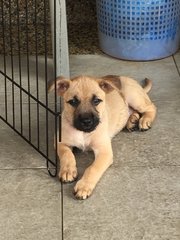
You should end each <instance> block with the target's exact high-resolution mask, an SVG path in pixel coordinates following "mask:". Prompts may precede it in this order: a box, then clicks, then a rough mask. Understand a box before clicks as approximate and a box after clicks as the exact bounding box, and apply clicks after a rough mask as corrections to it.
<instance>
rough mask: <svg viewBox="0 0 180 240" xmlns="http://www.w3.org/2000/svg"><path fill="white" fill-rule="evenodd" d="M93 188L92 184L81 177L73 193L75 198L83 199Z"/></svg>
mask: <svg viewBox="0 0 180 240" xmlns="http://www.w3.org/2000/svg"><path fill="white" fill-rule="evenodd" d="M93 189H94V186H93V184H91V183H89V182H87V181H85V180H82V179H81V180H79V181H78V182H77V183H76V186H75V187H74V195H75V197H76V198H77V199H80V200H85V199H86V198H88V197H89V196H90V195H91V194H92V191H93Z"/></svg>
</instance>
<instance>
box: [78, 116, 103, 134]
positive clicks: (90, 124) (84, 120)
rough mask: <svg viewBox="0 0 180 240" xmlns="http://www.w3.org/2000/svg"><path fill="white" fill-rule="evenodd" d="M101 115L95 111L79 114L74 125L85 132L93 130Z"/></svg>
mask: <svg viewBox="0 0 180 240" xmlns="http://www.w3.org/2000/svg"><path fill="white" fill-rule="evenodd" d="M99 122H100V121H99V117H98V116H97V115H95V114H93V113H83V114H79V115H78V116H77V117H76V118H75V119H74V127H75V128H76V129H78V130H80V131H83V132H92V131H93V130H95V129H96V127H97V125H98V124H99Z"/></svg>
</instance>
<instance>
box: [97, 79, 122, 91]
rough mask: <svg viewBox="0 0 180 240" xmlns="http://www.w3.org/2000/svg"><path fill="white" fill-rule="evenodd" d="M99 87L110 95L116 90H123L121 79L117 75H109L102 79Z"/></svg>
mask: <svg viewBox="0 0 180 240" xmlns="http://www.w3.org/2000/svg"><path fill="white" fill-rule="evenodd" d="M99 86H100V88H102V90H103V91H105V92H106V93H109V92H111V91H112V90H114V89H116V90H118V91H119V90H120V89H121V79H120V77H119V76H116V75H107V76H104V77H102V78H101V80H100V81H99Z"/></svg>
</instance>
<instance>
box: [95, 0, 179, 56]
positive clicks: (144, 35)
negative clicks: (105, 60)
mask: <svg viewBox="0 0 180 240" xmlns="http://www.w3.org/2000/svg"><path fill="white" fill-rule="evenodd" d="M96 3H97V16H98V32H99V40H100V47H101V49H102V51H104V52H105V53H107V54H109V55H111V56H113V57H117V58H121V59H127V60H153V59H160V58H164V57H167V56H170V55H172V54H174V53H175V52H176V51H177V50H178V48H179V45H180V0H159V1H157V0H96Z"/></svg>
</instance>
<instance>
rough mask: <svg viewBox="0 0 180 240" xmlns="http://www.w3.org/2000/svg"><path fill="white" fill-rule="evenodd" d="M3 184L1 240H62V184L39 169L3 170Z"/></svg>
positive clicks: (1, 187)
mask: <svg viewBox="0 0 180 240" xmlns="http://www.w3.org/2000/svg"><path fill="white" fill-rule="evenodd" d="M9 155H11V151H9ZM0 181H1V186H0V193H1V194H0V202H1V204H0V232H1V234H0V239H1V240H7V239H8V240H10V239H17V240H20V239H23V240H26V239H27V240H33V239H40V240H41V239H42V240H45V239H46V240H48V239H55V240H59V239H61V235H62V233H61V229H62V221H61V191H60V190H61V188H60V184H59V182H56V181H55V180H54V179H51V178H49V176H48V175H47V172H46V170H38V169H36V170H30V169H22V170H20V169H19V170H18V169H16V170H2V169H1V170H0Z"/></svg>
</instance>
